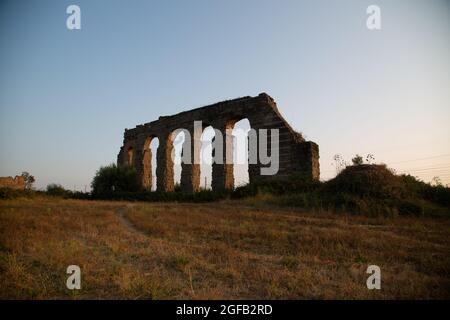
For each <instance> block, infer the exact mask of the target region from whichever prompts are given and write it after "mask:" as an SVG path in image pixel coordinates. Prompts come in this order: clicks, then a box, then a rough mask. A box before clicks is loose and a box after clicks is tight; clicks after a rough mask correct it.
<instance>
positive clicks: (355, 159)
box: [352, 154, 364, 166]
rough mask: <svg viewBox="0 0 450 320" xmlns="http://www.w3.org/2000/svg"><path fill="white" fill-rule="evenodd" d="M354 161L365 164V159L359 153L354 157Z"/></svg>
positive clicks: (356, 163)
mask: <svg viewBox="0 0 450 320" xmlns="http://www.w3.org/2000/svg"><path fill="white" fill-rule="evenodd" d="M352 162H353V165H355V166H360V165H362V164H363V162H364V160H363V158H362V157H361V156H360V155H359V154H356V155H355V157H354V158H353V159H352Z"/></svg>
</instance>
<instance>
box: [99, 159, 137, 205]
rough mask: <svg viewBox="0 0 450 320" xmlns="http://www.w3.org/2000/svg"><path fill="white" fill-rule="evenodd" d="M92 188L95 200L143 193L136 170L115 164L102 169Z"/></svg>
mask: <svg viewBox="0 0 450 320" xmlns="http://www.w3.org/2000/svg"><path fill="white" fill-rule="evenodd" d="M91 187H92V195H93V196H94V197H95V198H117V197H118V196H120V195H121V194H127V193H130V192H131V193H133V192H140V191H142V187H141V184H140V181H139V178H138V175H137V172H136V170H135V169H134V168H132V167H128V166H116V165H115V164H111V165H109V166H105V167H101V168H100V169H99V170H98V171H97V172H96V174H95V176H94V179H93V180H92V183H91Z"/></svg>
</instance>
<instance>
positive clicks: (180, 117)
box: [124, 93, 304, 142]
mask: <svg viewBox="0 0 450 320" xmlns="http://www.w3.org/2000/svg"><path fill="white" fill-rule="evenodd" d="M245 118H247V119H248V120H249V122H250V125H251V127H252V128H255V129H258V128H275V127H281V128H285V129H287V130H288V131H289V132H290V133H291V134H292V135H294V136H295V137H296V139H298V141H299V142H302V141H304V139H303V137H302V136H301V134H300V133H297V132H295V131H294V130H293V129H292V128H291V126H290V125H289V124H288V123H287V122H286V120H285V119H284V118H283V117H282V116H281V114H280V112H279V111H278V108H277V105H276V103H275V101H274V100H273V98H272V97H270V96H269V95H268V94H266V93H261V94H259V95H258V96H256V97H250V96H246V97H241V98H237V99H232V100H225V101H221V102H217V103H214V104H211V105H207V106H204V107H200V108H196V109H191V110H187V111H183V112H180V113H177V114H175V115H171V116H161V117H159V119H158V120H155V121H152V122H148V123H145V124H141V125H138V126H136V127H135V128H133V129H125V133H124V139H125V140H133V139H135V138H136V137H137V136H139V135H141V134H145V135H147V136H159V135H160V134H161V133H169V132H172V131H174V130H176V129H179V128H190V127H192V124H193V122H194V121H199V120H201V121H202V122H203V126H204V127H207V126H210V125H211V126H212V127H214V128H223V126H225V125H233V124H234V122H237V121H239V120H241V119H245Z"/></svg>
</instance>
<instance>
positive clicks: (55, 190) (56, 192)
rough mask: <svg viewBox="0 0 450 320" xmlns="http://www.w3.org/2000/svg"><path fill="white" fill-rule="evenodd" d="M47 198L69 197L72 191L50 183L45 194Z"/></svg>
mask: <svg viewBox="0 0 450 320" xmlns="http://www.w3.org/2000/svg"><path fill="white" fill-rule="evenodd" d="M45 193H46V194H47V195H49V196H54V197H67V198H68V197H70V196H71V195H72V191H70V190H66V189H64V188H63V187H62V186H61V185H60V184H56V183H51V184H49V185H48V186H47V191H46V192H45Z"/></svg>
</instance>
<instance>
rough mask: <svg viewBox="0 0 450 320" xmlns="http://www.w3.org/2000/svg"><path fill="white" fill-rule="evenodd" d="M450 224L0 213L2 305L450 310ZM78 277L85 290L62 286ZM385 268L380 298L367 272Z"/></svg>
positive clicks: (156, 209) (117, 207)
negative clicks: (344, 304)
mask: <svg viewBox="0 0 450 320" xmlns="http://www.w3.org/2000/svg"><path fill="white" fill-rule="evenodd" d="M449 236H450V220H448V219H430V218H411V217H410V218H402V217H398V218H369V217H361V216H350V215H337V214H318V213H314V214H312V213H307V212H298V211H290V210H286V209H284V210H282V209H276V208H269V207H266V208H264V207H255V206H251V205H250V203H249V202H245V201H223V202H216V203H209V204H178V203H127V202H112V201H81V200H80V201H77V200H62V199H56V198H55V199H51V198H41V199H39V198H37V199H21V200H3V201H0V298H2V299H16V298H19V299H72V298H73V299H105V298H107V299H109V298H110V299H333V298H338V299H386V298H387V299H403V298H419V299H422V298H447V299H448V298H450V277H449V275H450V244H449V239H450V237H449ZM72 264H75V265H79V266H80V267H81V272H82V279H81V285H82V288H81V290H73V291H71V290H68V289H67V288H66V286H65V283H66V279H67V277H68V275H67V274H66V268H67V266H68V265H72ZM370 264H375V265H378V266H380V267H381V272H382V274H381V276H382V284H381V286H382V287H381V290H368V289H367V287H366V279H367V277H368V274H366V268H367V266H368V265H370Z"/></svg>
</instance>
